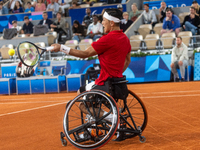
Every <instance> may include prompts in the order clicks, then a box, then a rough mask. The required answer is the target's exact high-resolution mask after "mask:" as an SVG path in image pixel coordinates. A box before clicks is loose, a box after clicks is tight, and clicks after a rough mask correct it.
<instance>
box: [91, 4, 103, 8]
mask: <svg viewBox="0 0 200 150" xmlns="http://www.w3.org/2000/svg"><path fill="white" fill-rule="evenodd" d="M102 5H103V3H94V4H93V5H92V6H93V7H96V6H102Z"/></svg>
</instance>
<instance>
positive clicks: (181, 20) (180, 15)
mask: <svg viewBox="0 0 200 150" xmlns="http://www.w3.org/2000/svg"><path fill="white" fill-rule="evenodd" d="M187 15H189V12H183V13H180V14H179V15H178V17H179V19H180V23H183V21H184V18H185V16H187Z"/></svg>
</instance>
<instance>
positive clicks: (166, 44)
mask: <svg viewBox="0 0 200 150" xmlns="http://www.w3.org/2000/svg"><path fill="white" fill-rule="evenodd" d="M175 37H176V35H175V33H174V32H172V33H164V34H163V35H162V37H161V38H160V39H161V41H162V46H163V48H164V49H171V48H172V47H173V45H174V40H175Z"/></svg>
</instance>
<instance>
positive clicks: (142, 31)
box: [138, 24, 152, 38]
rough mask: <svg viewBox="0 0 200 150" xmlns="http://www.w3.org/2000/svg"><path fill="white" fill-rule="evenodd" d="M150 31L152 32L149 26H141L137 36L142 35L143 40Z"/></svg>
mask: <svg viewBox="0 0 200 150" xmlns="http://www.w3.org/2000/svg"><path fill="white" fill-rule="evenodd" d="M151 31H152V25H151V24H142V25H140V27H139V29H138V32H139V34H140V35H142V36H143V38H145V37H146V35H147V34H150V33H151Z"/></svg>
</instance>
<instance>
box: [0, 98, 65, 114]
mask: <svg viewBox="0 0 200 150" xmlns="http://www.w3.org/2000/svg"><path fill="white" fill-rule="evenodd" d="M67 102H68V101H65V102H62V103H56V104H52V105H46V106H41V107H35V108H31V109H24V110H20V111H14V112H10V113H5V114H0V117H2V116H7V115H12V114H18V113H22V112H27V111H32V110H37V109H42V108H48V107H52V106H57V105H62V104H67Z"/></svg>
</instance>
